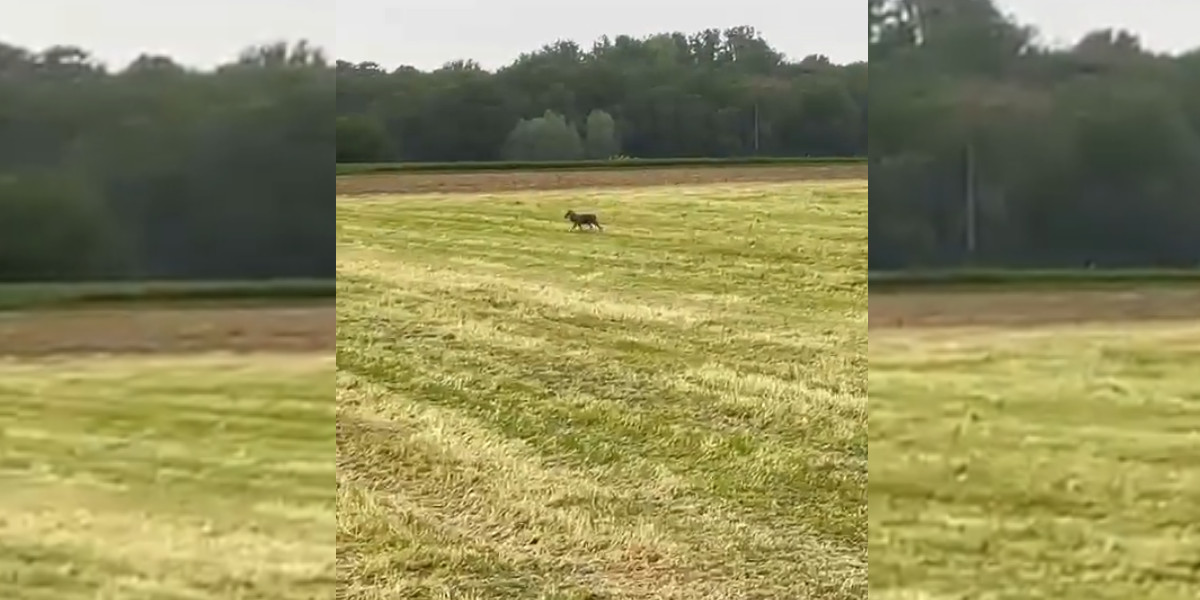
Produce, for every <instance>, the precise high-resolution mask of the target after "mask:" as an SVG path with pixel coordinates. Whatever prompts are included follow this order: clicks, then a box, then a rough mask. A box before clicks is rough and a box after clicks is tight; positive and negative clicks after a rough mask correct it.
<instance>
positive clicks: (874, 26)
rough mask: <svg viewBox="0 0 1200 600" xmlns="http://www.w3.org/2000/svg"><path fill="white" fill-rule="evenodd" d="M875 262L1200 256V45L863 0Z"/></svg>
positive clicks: (941, 3)
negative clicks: (1171, 51) (1057, 40)
mask: <svg viewBox="0 0 1200 600" xmlns="http://www.w3.org/2000/svg"><path fill="white" fill-rule="evenodd" d="M869 15H870V17H869V18H870V22H869V27H870V55H869V60H870V65H871V66H870V70H871V76H872V78H873V79H874V85H873V87H872V88H871V96H870V104H871V106H870V109H871V121H870V132H869V133H870V139H871V147H870V153H869V159H870V169H871V210H870V217H869V219H870V231H869V234H870V238H871V255H870V262H871V267H872V268H873V269H900V268H910V267H946V266H961V265H968V264H972V265H981V266H994V267H1083V266H1092V267H1096V268H1105V267H1150V266H1158V267H1182V266H1190V267H1194V266H1197V265H1200V49H1198V50H1196V51H1191V52H1186V53H1182V54H1177V55H1164V54H1160V53H1154V52H1150V51H1148V50H1146V49H1145V48H1144V47H1143V45H1142V43H1141V42H1140V41H1139V39H1138V37H1137V36H1136V35H1134V34H1132V33H1130V32H1126V31H1119V30H1115V31H1114V30H1103V31H1096V32H1093V33H1090V34H1088V35H1086V36H1085V37H1083V38H1082V39H1080V40H1079V41H1078V43H1076V44H1074V45H1073V46H1071V47H1068V48H1049V47H1045V46H1044V45H1041V44H1039V43H1038V42H1037V35H1036V31H1035V30H1034V29H1033V28H1031V27H1028V26H1025V25H1022V24H1021V23H1019V22H1017V21H1015V20H1014V19H1012V18H1010V17H1007V16H1006V15H1004V14H1002V13H1001V12H1000V11H999V10H998V9H997V7H996V6H995V4H994V3H993V2H992V1H991V0H870V2H869Z"/></svg>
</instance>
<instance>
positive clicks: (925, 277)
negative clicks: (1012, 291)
mask: <svg viewBox="0 0 1200 600" xmlns="http://www.w3.org/2000/svg"><path fill="white" fill-rule="evenodd" d="M869 278H870V286H871V293H887V292H906V291H940V290H945V291H961V290H968V289H978V290H996V289H1005V288H1016V289H1039V288H1042V289H1049V288H1063V287H1070V288H1121V287H1130V288H1134V287H1139V288H1140V287H1146V286H1175V285H1188V286H1194V285H1200V268H1196V269H1078V270H1033V269H1030V270H1025V269H963V270H940V271H877V272H872V273H871V274H870V275H869Z"/></svg>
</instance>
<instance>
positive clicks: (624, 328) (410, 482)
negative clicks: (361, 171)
mask: <svg viewBox="0 0 1200 600" xmlns="http://www.w3.org/2000/svg"><path fill="white" fill-rule="evenodd" d="M866 189H867V188H866V183H865V182H862V181H841V182H804V183H789V184H754V185H717V186H694V187H675V188H645V189H633V190H622V191H615V190H575V191H570V192H566V191H558V192H545V191H543V192H530V193H524V194H508V193H504V194H471V195H436V196H434V195H430V196H420V195H406V196H403V197H379V198H374V199H355V200H349V201H344V202H339V204H338V209H337V210H338V224H337V227H338V240H339V246H338V376H337V396H338V407H337V420H338V433H337V438H338V441H337V444H338V513H339V523H338V581H339V594H340V595H341V597H343V598H355V599H382V598H409V597H412V598H438V597H454V598H679V599H695V598H805V597H814V598H816V597H821V598H858V597H861V596H862V594H864V593H865V590H866V571H865V569H866V552H865V550H866V547H865V545H866V507H865V503H866V496H865V493H866V456H867V440H866V430H865V427H866V385H865V384H866V357H865V353H866V333H867V331H866V329H867V323H866V300H867V298H866V292H867V288H866V272H865V264H866V252H867V245H866V242H867V239H866V236H867V231H866V211H867V201H866ZM568 208H574V209H575V210H579V211H585V210H586V211H597V212H598V213H599V214H600V217H601V221H602V223H603V224H604V225H605V227H606V231H605V232H604V233H569V232H568V231H567V229H568V226H569V224H568V223H567V222H566V221H564V220H563V219H562V216H563V213H564V212H565V211H566V210H567V209H568Z"/></svg>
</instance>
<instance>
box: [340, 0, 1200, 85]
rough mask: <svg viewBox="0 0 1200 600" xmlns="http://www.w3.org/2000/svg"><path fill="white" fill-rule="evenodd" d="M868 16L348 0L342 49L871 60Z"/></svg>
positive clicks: (801, 3)
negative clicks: (613, 40) (735, 41)
mask: <svg viewBox="0 0 1200 600" xmlns="http://www.w3.org/2000/svg"><path fill="white" fill-rule="evenodd" d="M1197 1H1200V0H1197ZM866 21H867V5H866V2H863V1H861V0H733V1H729V0H691V1H688V0H604V1H602V2H595V1H591V2H579V1H577V0H575V1H573V0H557V1H555V0H420V1H418V0H338V2H337V33H336V38H335V41H334V45H333V55H334V56H335V57H337V58H340V59H342V60H348V61H351V62H363V61H373V62H377V63H379V64H380V65H381V66H383V67H384V68H386V69H388V70H391V69H394V68H396V67H398V66H400V65H406V64H407V65H412V66H415V67H418V68H421V69H434V68H437V67H439V66H441V65H442V64H444V63H446V62H448V61H451V60H456V59H460V58H462V59H466V58H470V59H475V60H477V61H479V63H480V64H482V65H483V66H484V68H488V69H495V68H497V67H501V66H504V65H507V64H509V63H511V62H512V61H513V60H514V59H516V58H517V56H519V55H520V54H521V53H522V52H530V51H533V50H537V49H538V48H540V47H542V46H543V45H545V44H549V43H551V42H553V41H555V40H556V39H560V38H561V39H568V40H572V41H575V42H577V43H579V44H580V45H581V46H583V47H584V48H588V47H590V46H591V44H592V42H593V41H595V40H596V39H597V38H599V37H600V36H601V35H605V34H607V35H609V36H610V37H616V36H617V35H621V34H625V35H632V36H634V37H641V36H645V35H650V34H655V33H663V32H671V31H682V32H685V33H694V32H696V31H700V30H703V29H707V28H710V27H711V28H717V29H726V28H729V27H734V26H737V25H750V26H752V27H754V28H756V29H757V30H758V31H759V32H760V33H761V34H762V36H763V37H764V38H765V39H766V40H767V42H768V43H770V44H771V45H772V46H774V47H775V48H776V49H777V50H779V51H781V52H783V53H785V54H787V55H788V57H789V58H792V59H796V60H799V59H801V58H804V57H805V56H807V55H809V54H825V55H827V56H829V58H830V59H831V60H833V61H834V62H839V63H845V62H853V61H858V60H866V58H867V26H866V25H867V23H866Z"/></svg>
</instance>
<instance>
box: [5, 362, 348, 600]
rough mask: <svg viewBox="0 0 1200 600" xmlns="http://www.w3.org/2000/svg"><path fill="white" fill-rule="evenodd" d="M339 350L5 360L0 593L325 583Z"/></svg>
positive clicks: (109, 593)
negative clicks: (335, 367)
mask: <svg viewBox="0 0 1200 600" xmlns="http://www.w3.org/2000/svg"><path fill="white" fill-rule="evenodd" d="M332 363H333V360H332V358H331V357H330V355H329V354H324V355H314V354H288V355H240V356H236V357H235V356H221V355H191V356H178V357H132V356H124V357H121V356H114V357H82V356H78V357H75V356H60V357H56V358H53V359H45V360H37V361H32V360H16V359H0V482H2V483H0V598H12V599H14V600H40V599H45V600H73V599H80V600H83V599H89V600H90V599H102V598H103V599H107V598H112V599H117V598H120V599H122V600H150V599H155V600H158V599H167V598H172V599H176V598H178V599H183V598H187V599H195V600H200V599H212V600H226V599H234V598H240V599H247V600H248V599H260V598H261V599H264V600H265V599H272V600H276V599H278V600H290V599H296V600H310V599H311V600H315V599H318V598H320V599H325V598H330V597H331V596H332V595H333V587H334V585H333V580H334V561H333V537H334V529H335V526H334V516H333V500H334V498H333V492H332V489H331V488H332V483H333V464H332V461H331V453H332V451H333V440H332V439H331V437H332V436H331V431H330V423H331V421H332V419H333V406H332V403H331V402H330V400H329V399H330V396H329V394H330V392H331V390H330V387H331V382H330V374H331V372H332V369H333V364H332Z"/></svg>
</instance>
